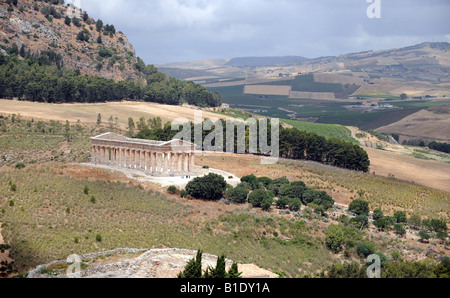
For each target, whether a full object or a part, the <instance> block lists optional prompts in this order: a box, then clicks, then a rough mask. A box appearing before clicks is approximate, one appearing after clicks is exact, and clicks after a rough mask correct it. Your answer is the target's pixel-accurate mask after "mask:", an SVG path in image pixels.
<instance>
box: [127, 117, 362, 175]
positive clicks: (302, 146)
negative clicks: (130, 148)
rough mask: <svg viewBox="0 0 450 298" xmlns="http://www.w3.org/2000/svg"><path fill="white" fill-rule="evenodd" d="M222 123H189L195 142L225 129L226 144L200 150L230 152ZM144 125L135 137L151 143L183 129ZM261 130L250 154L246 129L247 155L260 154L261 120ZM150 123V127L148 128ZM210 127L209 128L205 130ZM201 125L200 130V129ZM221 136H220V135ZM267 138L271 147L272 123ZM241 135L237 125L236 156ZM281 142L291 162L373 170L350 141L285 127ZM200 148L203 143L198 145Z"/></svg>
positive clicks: (152, 124) (282, 152)
mask: <svg viewBox="0 0 450 298" xmlns="http://www.w3.org/2000/svg"><path fill="white" fill-rule="evenodd" d="M218 121H220V123H218V122H215V123H208V120H206V121H205V122H203V123H201V124H196V125H194V124H193V123H192V122H191V123H189V124H190V126H191V142H192V143H194V142H195V138H194V135H195V130H196V129H199V130H201V132H202V140H205V138H206V137H207V136H209V135H211V133H214V132H215V130H216V128H217V129H220V128H221V127H222V129H223V131H222V145H221V146H217V145H218V143H217V142H218V141H219V142H220V140H217V139H216V138H214V139H213V140H212V142H211V143H210V144H205V143H202V144H201V146H203V147H201V146H199V147H198V148H199V149H200V148H202V149H206V148H207V147H215V148H219V149H221V150H223V151H227V150H228V148H227V131H226V130H227V122H226V121H225V120H223V119H221V120H218ZM139 122H140V123H141V125H140V127H138V129H139V133H138V134H136V135H135V136H134V137H136V138H140V139H150V140H161V141H169V140H171V139H173V138H174V137H175V136H176V134H177V133H178V132H180V131H181V129H182V128H181V127H180V129H179V130H177V131H174V130H172V126H171V123H170V122H168V123H166V124H165V125H164V126H163V125H162V123H161V119H159V122H158V124H157V125H154V120H149V122H148V123H146V121H145V119H140V121H139ZM256 123H257V125H256V127H257V131H255V132H254V134H255V135H256V138H257V139H258V140H257V142H256V143H257V144H256V147H257V148H256V151H257V152H250V151H249V143H250V141H249V139H250V135H251V132H250V129H249V127H248V126H247V127H246V130H245V136H244V140H243V141H244V143H245V148H246V152H244V153H259V152H260V148H259V129H260V128H261V126H260V125H261V123H260V121H258V120H256ZM147 124H148V125H147ZM207 125H208V127H210V128H209V129H206V128H205V127H207ZM197 126H200V127H197ZM196 127H197V128H196ZM216 136H217V135H216ZM267 137H268V145H269V146H270V145H271V124H270V122H269V121H268V123H267ZM238 138H239V136H238V133H237V126H234V133H233V141H232V142H230V143H231V144H233V145H234V148H232V151H233V152H234V153H243V152H238V151H237V145H238ZM279 141H280V146H279V150H280V152H279V153H280V157H284V158H288V159H303V160H312V161H316V162H320V163H324V164H328V165H332V166H336V167H341V168H346V169H350V170H357V171H364V172H368V171H369V166H370V161H369V157H368V155H367V153H366V151H364V149H362V148H361V147H360V146H358V145H355V144H352V143H350V142H345V141H342V140H339V139H335V138H331V139H327V138H325V137H322V136H319V135H317V134H315V133H310V132H305V131H300V130H298V129H296V128H283V127H279ZM197 145H200V144H197Z"/></svg>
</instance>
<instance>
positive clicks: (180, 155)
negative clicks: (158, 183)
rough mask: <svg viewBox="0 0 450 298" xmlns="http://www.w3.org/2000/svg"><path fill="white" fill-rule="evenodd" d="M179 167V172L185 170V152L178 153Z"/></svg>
mask: <svg viewBox="0 0 450 298" xmlns="http://www.w3.org/2000/svg"><path fill="white" fill-rule="evenodd" d="M177 168H178V172H182V171H183V153H177Z"/></svg>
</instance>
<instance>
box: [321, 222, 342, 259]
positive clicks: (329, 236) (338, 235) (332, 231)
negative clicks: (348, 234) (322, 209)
mask: <svg viewBox="0 0 450 298" xmlns="http://www.w3.org/2000/svg"><path fill="white" fill-rule="evenodd" d="M344 243H345V236H344V231H343V228H342V226H341V225H334V224H331V225H329V226H328V228H327V229H326V230H325V245H326V246H327V248H329V249H330V250H332V251H334V252H339V251H341V250H342V246H343V245H344Z"/></svg>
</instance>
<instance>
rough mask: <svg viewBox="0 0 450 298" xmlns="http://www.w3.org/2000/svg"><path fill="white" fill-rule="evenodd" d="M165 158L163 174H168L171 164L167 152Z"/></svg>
mask: <svg viewBox="0 0 450 298" xmlns="http://www.w3.org/2000/svg"><path fill="white" fill-rule="evenodd" d="M163 154H164V157H163V166H162V172H163V173H167V172H168V171H167V169H168V163H169V154H168V153H167V152H164V153H163Z"/></svg>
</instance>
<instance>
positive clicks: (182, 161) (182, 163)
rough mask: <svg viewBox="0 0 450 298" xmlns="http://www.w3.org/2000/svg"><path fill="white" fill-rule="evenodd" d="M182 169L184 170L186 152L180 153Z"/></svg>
mask: <svg viewBox="0 0 450 298" xmlns="http://www.w3.org/2000/svg"><path fill="white" fill-rule="evenodd" d="M180 171H181V172H184V153H180Z"/></svg>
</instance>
